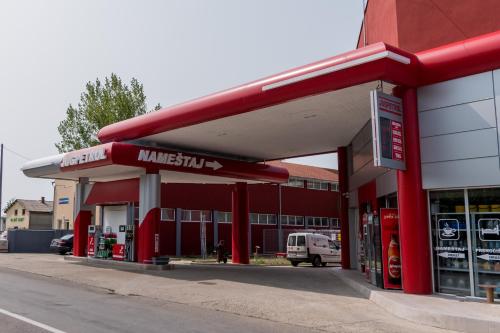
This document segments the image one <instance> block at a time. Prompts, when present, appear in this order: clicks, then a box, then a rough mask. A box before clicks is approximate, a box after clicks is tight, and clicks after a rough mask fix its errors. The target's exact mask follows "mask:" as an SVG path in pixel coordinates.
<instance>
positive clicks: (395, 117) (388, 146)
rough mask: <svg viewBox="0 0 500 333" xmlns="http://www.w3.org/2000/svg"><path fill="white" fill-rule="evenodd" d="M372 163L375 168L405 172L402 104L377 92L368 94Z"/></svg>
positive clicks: (392, 97) (390, 96)
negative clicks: (370, 114)
mask: <svg viewBox="0 0 500 333" xmlns="http://www.w3.org/2000/svg"><path fill="white" fill-rule="evenodd" d="M370 99H371V111H372V139H373V162H374V164H375V166H377V167H384V168H390V169H398V170H405V169H406V164H405V151H404V141H403V137H404V136H403V131H404V129H403V103H402V101H401V99H400V98H397V97H394V96H392V95H388V94H384V93H383V92H381V91H378V90H372V91H371V92H370Z"/></svg>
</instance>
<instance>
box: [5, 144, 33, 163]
mask: <svg viewBox="0 0 500 333" xmlns="http://www.w3.org/2000/svg"><path fill="white" fill-rule="evenodd" d="M3 148H4V149H5V150H7V151H8V152H10V153H12V154H14V155H16V156H17V157H20V158H22V159H24V160H26V161H31V160H32V158H29V157H26V156H24V155H22V154H20V153H18V152H16V151H14V150H12V149H10V148H7V147H6V146H5V145H4V146H3Z"/></svg>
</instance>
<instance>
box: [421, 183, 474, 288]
mask: <svg viewBox="0 0 500 333" xmlns="http://www.w3.org/2000/svg"><path fill="white" fill-rule="evenodd" d="M429 197H430V212H431V234H432V247H433V254H434V255H433V262H434V284H435V288H436V291H437V292H439V293H445V294H454V295H459V296H470V295H471V288H470V286H471V280H470V270H471V267H470V265H469V244H470V238H469V235H468V232H467V231H468V230H469V228H468V223H467V220H468V219H467V216H466V213H465V196H464V191H463V190H451V191H438V192H430V194H429Z"/></svg>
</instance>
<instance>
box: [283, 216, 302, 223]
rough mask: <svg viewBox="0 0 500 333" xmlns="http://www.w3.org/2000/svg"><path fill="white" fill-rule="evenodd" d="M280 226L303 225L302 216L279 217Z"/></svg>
mask: <svg viewBox="0 0 500 333" xmlns="http://www.w3.org/2000/svg"><path fill="white" fill-rule="evenodd" d="M281 225H299V226H302V225H304V216H297V215H281Z"/></svg>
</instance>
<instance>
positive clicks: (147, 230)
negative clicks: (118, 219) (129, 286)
mask: <svg viewBox="0 0 500 333" xmlns="http://www.w3.org/2000/svg"><path fill="white" fill-rule="evenodd" d="M160 196H161V177H160V175H159V174H157V173H148V174H145V175H142V176H141V177H140V185H139V230H138V234H139V245H138V252H137V255H138V261H139V262H140V263H151V262H152V259H153V257H157V256H159V254H160Z"/></svg>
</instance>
